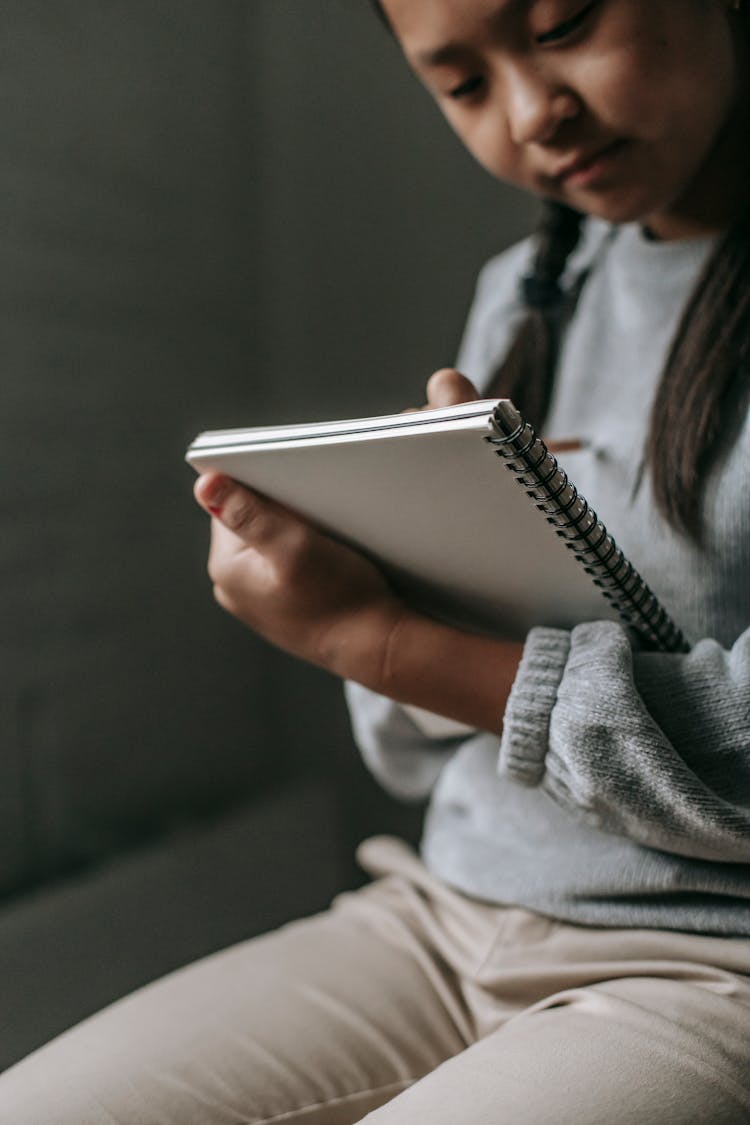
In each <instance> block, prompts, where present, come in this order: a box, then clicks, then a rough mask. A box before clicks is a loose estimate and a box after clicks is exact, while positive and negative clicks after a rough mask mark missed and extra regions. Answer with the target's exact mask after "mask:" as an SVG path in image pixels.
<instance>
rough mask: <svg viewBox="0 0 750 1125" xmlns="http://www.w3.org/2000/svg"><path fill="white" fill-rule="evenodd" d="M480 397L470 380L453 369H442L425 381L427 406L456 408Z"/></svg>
mask: <svg viewBox="0 0 750 1125" xmlns="http://www.w3.org/2000/svg"><path fill="white" fill-rule="evenodd" d="M480 397H481V396H480V394H479V392H478V390H477V389H476V387H475V386H474V384H473V383H472V382H471V380H470V379H467V378H466V376H465V375H462V374H461V372H460V371H456V369H455V368H453V367H443V368H441V369H440V371H436V372H435V374H434V375H431V376H430V378H429V379H428V380H427V405H428V406H435V407H437V406H457V405H458V403H460V402H474V401H475V400H476V399H478V398H480Z"/></svg>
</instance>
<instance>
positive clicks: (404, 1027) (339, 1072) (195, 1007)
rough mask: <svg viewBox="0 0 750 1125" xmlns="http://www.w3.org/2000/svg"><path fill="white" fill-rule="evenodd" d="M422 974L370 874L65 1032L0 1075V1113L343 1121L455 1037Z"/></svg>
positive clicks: (413, 944) (427, 1064)
mask: <svg viewBox="0 0 750 1125" xmlns="http://www.w3.org/2000/svg"><path fill="white" fill-rule="evenodd" d="M405 913H406V914H408V912H404V911H402V914H405ZM436 972H437V973H438V974H439V968H438V969H436V968H435V966H434V964H433V963H432V962H431V961H430V960H429V959H425V958H424V956H423V955H422V954H421V953H420V943H419V939H418V936H417V935H416V934H415V932H414V930H413V927H412V926H411V924H410V920H409V918H408V916H402V917H399V904H398V893H397V891H396V890H395V889H394V886H393V883H392V881H388V880H386V881H383V882H382V884H380V885H379V884H375V885H373V886H371V887H368V888H366V889H365V890H363V891H360V892H356V893H355V894H353V895H346V896H342V899H341V900H340V901H339V902H338V903H337V904H336V905H335V908H334V909H332V910H331V911H330V912H328V913H326V914H323V915H319V916H317V917H315V918H312V919H308V920H306V921H303V922H299V923H295V924H293V925H291V926H288V927H285V928H283V929H282V930H279V931H277V932H276V933H274V934H270V935H268V936H265V937H263V938H259V939H254V940H252V941H249V942H246V943H243V944H241V945H238V946H235V947H233V948H232V949H229V950H226V951H224V952H222V953H220V954H217V955H215V956H213V957H210V958H207V959H206V960H204V961H201V962H198V963H197V964H195V965H192V966H189V967H188V968H186V969H183V970H180V971H179V972H177V973H173V974H171V975H170V976H169V977H166V978H165V979H164V980H162V981H159V982H157V983H155V984H153V985H150V986H148V987H147V988H145V989H142V990H140V991H139V992H137V993H134V994H133V995H132V996H130V997H128V998H126V999H125V1000H122V1001H119V1002H118V1003H117V1004H114V1005H113V1006H112V1007H110V1008H108V1009H106V1010H105V1011H103V1012H101V1013H99V1014H98V1015H97V1016H95V1017H93V1018H92V1019H89V1020H87V1021H85V1022H84V1023H83V1024H80V1025H79V1026H78V1027H76V1028H73V1029H72V1030H71V1031H69V1032H67V1033H66V1034H65V1035H63V1036H61V1037H60V1038H59V1039H57V1040H55V1041H53V1042H52V1043H51V1044H49V1045H48V1046H46V1047H44V1048H42V1049H41V1050H39V1051H37V1052H35V1053H34V1054H33V1055H31V1056H29V1058H28V1059H26V1060H24V1061H23V1062H21V1063H19V1064H17V1065H16V1066H15V1067H13V1068H11V1069H10V1070H9V1071H6V1073H5V1074H4V1075H2V1076H0V1122H2V1125H105V1123H106V1125H238V1123H239V1122H264V1121H272V1120H274V1119H277V1118H279V1119H282V1120H283V1121H284V1122H287V1123H291V1122H296V1121H297V1120H299V1121H304V1122H305V1123H306V1125H315V1123H318V1122H321V1123H322V1122H324V1123H325V1125H346V1123H348V1122H353V1121H357V1120H359V1119H360V1118H361V1117H362V1116H364V1115H365V1114H366V1113H368V1112H369V1111H370V1110H372V1109H373V1108H374V1107H376V1106H378V1105H380V1104H381V1103H382V1102H384V1101H385V1100H387V1099H388V1098H390V1097H392V1096H394V1095H395V1094H397V1093H399V1092H400V1091H402V1090H403V1089H405V1088H406V1087H407V1086H409V1085H410V1084H411V1083H412V1082H413V1081H414V1080H415V1078H418V1077H420V1076H421V1075H423V1074H425V1073H426V1072H427V1071H429V1070H431V1069H432V1068H434V1067H435V1066H436V1065H438V1064H439V1063H440V1062H442V1061H443V1060H444V1059H445V1058H447V1057H448V1056H449V1055H451V1054H454V1053H455V1052H456V1051H458V1050H460V1049H462V1048H463V1047H464V1046H465V1043H466V1040H465V1036H464V1035H463V1033H462V1031H461V1028H460V1027H459V1026H458V1025H459V1024H460V1019H459V1020H458V1021H457V1018H456V1017H457V1014H458V1012H459V1009H458V1008H456V1007H455V1005H454V999H455V997H454V990H453V986H452V985H451V982H450V981H449V980H448V979H441V978H440V977H439V975H438V976H437V977H436V975H435V974H436Z"/></svg>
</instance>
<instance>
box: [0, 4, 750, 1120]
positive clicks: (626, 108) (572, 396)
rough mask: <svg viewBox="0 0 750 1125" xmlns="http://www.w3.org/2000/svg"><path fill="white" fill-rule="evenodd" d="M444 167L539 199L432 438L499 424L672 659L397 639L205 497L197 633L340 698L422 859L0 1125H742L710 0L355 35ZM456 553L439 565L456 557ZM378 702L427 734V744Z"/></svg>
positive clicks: (591, 638) (68, 1044)
mask: <svg viewBox="0 0 750 1125" xmlns="http://www.w3.org/2000/svg"><path fill="white" fill-rule="evenodd" d="M379 7H380V13H381V16H382V18H383V19H384V20H385V21H386V23H387V25H388V27H389V28H390V30H391V32H392V33H393V35H394V37H395V38H396V40H397V41H398V43H399V44H400V46H401V48H402V49H403V52H404V54H405V56H406V58H407V60H408V62H409V64H410V65H411V66H412V67H413V68H414V70H415V71H416V73H417V75H418V76H419V77H420V78H421V80H422V81H423V82H424V83H425V85H426V86H427V88H428V89H429V90H430V92H431V93H432V95H433V96H434V98H435V100H436V102H437V104H438V107H439V108H440V110H441V111H442V112H443V113H444V114H445V116H446V118H447V119H448V121H449V123H450V124H451V126H452V127H453V128H454V130H455V131H456V133H457V134H458V136H459V137H460V139H461V140H462V141H463V142H464V144H465V145H466V146H467V147H468V148H469V149H470V151H471V152H472V153H473V154H474V156H475V157H476V158H477V159H478V160H479V161H480V162H481V163H482V164H483V165H484V166H485V167H486V168H487V169H488V170H489V171H490V172H491V173H492V174H493V175H495V176H497V177H499V178H501V179H503V180H508V181H510V182H511V183H513V184H516V185H519V186H521V187H523V188H526V189H528V190H529V191H531V192H534V193H535V194H537V195H539V196H540V197H542V199H543V200H545V211H544V221H543V227H542V231H541V234H540V237H539V238H538V239H537V240H536V242H535V243H534V244H533V245H529V244H524V245H522V246H520V247H518V248H516V249H514V250H512V251H510V252H509V253H507V254H505V255H503V256H501V257H500V258H499V259H496V260H495V261H493V262H491V263H490V264H489V265H488V266H487V267H486V269H485V271H484V272H483V274H482V277H481V279H480V283H479V288H478V293H477V297H476V302H475V305H474V307H473V310H472V313H471V316H470V320H469V324H468V328H467V332H466V336H465V341H464V346H463V349H462V354H461V359H460V364H459V366H460V367H461V368H462V370H463V371H465V372H466V375H468V376H470V378H471V380H472V382H469V379H468V378H467V377H466V376H465V375H463V374H459V372H458V371H455V370H453V369H446V370H444V371H441V372H438V373H437V374H436V375H435V376H433V378H432V379H431V380H430V383H429V384H428V392H427V397H428V401H429V402H430V403H431V404H435V405H437V404H444V403H448V402H454V401H461V400H462V399H465V398H470V397H473V396H474V395H476V394H477V393H478V392H477V391H476V390H475V386H476V387H478V388H479V389H480V390H481V391H482V392H483V393H490V392H492V393H500V394H506V393H509V394H511V395H512V397H513V398H514V399H515V400H516V402H517V404H518V405H520V406H521V407H522V408H523V409H524V411H525V412H526V413H527V414H528V415H530V416H531V417H532V420H533V421H535V422H536V423H537V424H543V426H544V432H545V434H546V435H548V436H549V437H551V438H558V437H571V436H575V437H579V438H582V439H584V447H583V449H582V451H580V452H578V453H575V454H572V455H571V461H570V464H571V468H572V473H573V476H574V479H575V480H576V483H578V484H579V485H580V486H581V489H582V491H583V492H584V494H585V495H587V496H588V498H589V499H590V500H591V501H592V503H593V504H594V506H595V507H596V508H597V509H598V510H599V511H601V512H602V513H603V514H604V515H605V517H606V518H607V521H608V522H611V524H612V526H613V527H615V528H616V529H617V532H618V538H619V541H620V543H621V546H622V547H623V548H624V550H625V552H626V553H627V554H628V555H629V556H630V557H631V558H632V559H633V561H634V562H635V563H636V565H637V566H638V567H639V569H640V570H641V571H642V572H643V573H644V575H645V576H646V578H647V579H648V581H649V582H650V583H651V584H652V586H653V587H654V588H655V589H656V590H657V591H658V592H659V593H660V594H661V595H662V597H663V598H664V600H665V601H666V602H667V604H668V605H669V606H670V609H671V610H672V612H673V614H674V616H675V617H676V619H677V620H678V621H679V622H680V624H681V625H683V627H684V628H685V630H686V631H687V633H688V634H689V636H690V637H691V639H692V641H693V647H692V649H691V651H690V652H689V653H688V654H687V655H663V654H658V653H652V652H646V651H641V650H639V648H638V647H637V645H636V644H635V642H634V641H633V638H632V637H631V636H630V635H629V634H628V632H627V631H626V629H625V628H623V627H621V626H620V625H617V624H614V623H612V622H602V621H600V622H596V621H594V622H588V623H584V624H581V625H579V626H578V627H577V628H575V629H573V630H572V631H571V632H566V631H562V630H556V629H547V628H537V629H533V630H532V631H531V633H530V634H529V636H528V637H527V638H526V640H525V643H524V644H523V645H521V644H519V643H516V642H515V641H513V640H503V639H499V640H498V639H488V638H486V637H477V636H473V635H469V634H465V633H461V632H458V631H456V630H454V629H451V628H449V627H447V626H443V625H441V624H439V623H437V622H435V621H432V620H430V619H427V618H425V617H422V616H420V615H419V614H418V613H416V612H414V611H413V610H412V609H411V608H410V607H409V606H408V605H406V604H404V603H403V602H402V601H401V600H400V599H399V597H398V595H397V594H396V593H395V592H394V591H393V590H392V589H391V588H390V587H389V585H388V583H387V582H386V581H385V580H384V578H383V577H382V576H381V574H380V573H379V572H378V571H377V570H376V569H375V568H374V567H373V566H372V565H371V564H370V563H369V562H368V561H366V560H365V559H364V558H362V557H360V556H358V555H357V554H355V553H354V552H352V551H350V550H348V549H346V548H344V547H341V546H339V545H338V544H335V543H334V542H332V541H331V540H329V539H327V538H326V537H325V536H323V535H321V534H319V533H317V532H316V531H314V530H313V529H311V528H310V527H309V526H307V525H306V524H304V523H303V522H302V521H300V520H298V519H296V518H294V517H293V516H292V515H290V514H289V513H288V512H287V511H285V510H284V509H283V508H280V507H279V506H277V505H275V504H272V503H269V502H267V501H265V500H263V499H262V498H260V497H258V496H255V495H253V494H252V493H250V492H248V491H247V490H245V489H243V488H241V487H239V486H238V485H235V484H233V483H232V482H231V481H230V480H228V479H226V478H224V477H220V476H218V475H215V474H212V475H208V476H205V477H203V478H201V479H200V480H199V481H198V483H197V486H196V495H197V498H198V501H199V503H201V504H202V505H203V506H204V507H205V508H206V509H207V510H208V512H209V513H210V514H211V516H212V545H211V554H210V563H209V569H210V573H211V577H212V580H213V583H214V589H215V593H216V597H217V600H218V601H219V603H220V604H221V605H222V606H223V607H224V608H225V609H227V610H229V612H231V613H233V614H235V615H236V616H237V617H239V618H240V619H242V620H243V621H245V622H246V623H247V624H248V625H249V626H250V627H251V628H253V629H256V630H258V631H259V632H260V633H262V634H263V635H264V636H266V637H267V638H269V639H270V640H272V641H273V642H275V643H276V644H278V645H280V646H282V647H283V648H285V649H287V650H288V651H290V652H292V653H295V654H296V655H298V656H300V657H302V658H303V659H306V660H310V661H313V662H314V663H317V664H319V665H322V666H323V667H325V668H327V669H329V670H331V671H333V672H334V673H336V674H337V675H339V676H341V677H342V678H346V679H347V680H349V681H350V683H349V686H348V689H347V690H348V695H349V700H350V703H351V707H352V715H353V721H354V727H355V732H356V735H357V738H358V741H359V743H360V746H361V749H362V752H363V753H364V755H365V758H366V760H367V762H368V764H369V765H370V767H371V768H372V769H373V770H374V771H375V773H376V774H377V775H378V776H379V777H380V778H381V779H382V781H383V783H384V784H385V785H386V786H388V787H389V788H390V789H392V790H393V791H395V792H397V793H399V794H402V795H404V796H406V797H412V798H413V797H420V796H427V795H428V794H429V795H431V804H430V810H429V815H428V819H427V824H426V829H425V835H424V841H423V846H422V854H421V857H420V858H417V857H416V856H415V855H413V854H412V853H411V852H409V851H408V850H407V849H406V848H405V847H404V846H402V845H400V844H398V843H397V842H395V841H389V840H375V841H370V842H369V843H368V844H367V845H365V846H364V848H363V853H362V859H363V862H364V864H365V866H366V867H367V868H368V869H369V870H370V871H371V873H372V874H373V875H376V876H378V878H377V879H376V880H375V881H374V882H373V883H372V884H370V885H369V886H368V887H367V888H365V889H364V890H362V891H358V892H356V893H354V894H351V895H346V896H342V898H341V899H339V900H338V901H337V902H336V903H335V904H334V906H333V908H332V910H331V911H330V912H329V913H328V914H326V915H324V916H321V917H319V918H315V919H312V920H308V921H305V922H301V923H298V924H297V925H295V926H291V927H287V928H285V929H284V930H282V931H280V932H279V933H277V934H274V935H270V936H268V937H265V938H262V939H259V940H256V941H252V942H249V943H247V944H246V945H242V946H239V947H236V948H235V949H232V950H230V951H228V952H226V953H224V954H221V955H219V956H216V957H213V958H210V959H209V960H208V961H206V962H203V963H201V964H200V965H197V966H194V967H191V968H189V969H186V970H183V971H182V972H180V973H177V974H175V975H173V976H172V977H170V978H167V980H165V981H163V982H161V983H159V984H157V985H154V986H151V987H150V988H148V989H146V990H144V991H143V992H141V993H139V994H137V995H135V996H134V997H131V998H129V999H128V1000H125V1001H123V1002H121V1003H119V1004H118V1005H116V1006H114V1007H113V1008H112V1009H110V1010H108V1011H107V1012H105V1013H103V1014H101V1015H100V1016H98V1017H96V1018H95V1019H93V1020H90V1021H87V1023H86V1024H84V1025H82V1026H81V1027H80V1028H78V1029H75V1030H74V1031H72V1032H70V1033H68V1035H66V1036H64V1037H63V1038H62V1039H60V1040H58V1041H57V1042H56V1043H54V1044H52V1045H50V1046H49V1047H47V1048H45V1049H44V1050H42V1051H40V1052H37V1053H36V1054H35V1055H34V1056H32V1057H31V1058H30V1059H28V1060H27V1061H26V1062H24V1063H22V1064H20V1065H19V1066H17V1067H15V1068H14V1069H13V1070H11V1071H9V1072H8V1073H7V1074H6V1075H5V1076H4V1078H3V1079H2V1080H0V1120H2V1121H3V1122H12V1123H13V1125H25V1123H28V1125H31V1123H32V1122H34V1123H35V1125H37V1123H39V1125H41V1123H42V1122H44V1123H47V1122H50V1123H51V1122H54V1123H55V1125H73V1123H75V1125H89V1123H91V1125H93V1123H95V1122H96V1123H100V1122H101V1123H104V1122H110V1123H112V1122H117V1123H118V1125H120V1123H125V1122H128V1123H133V1125H135V1123H136V1122H138V1123H143V1125H146V1123H148V1125H151V1123H153V1125H156V1123H157V1122H158V1123H167V1122H170V1123H171V1122H174V1123H175V1125H176V1123H178V1122H179V1123H180V1125H188V1123H196V1125H197V1123H199V1122H200V1123H201V1125H214V1123H217V1125H218V1123H219V1122H221V1123H230V1122H238V1121H247V1122H250V1121H252V1122H268V1121H275V1122H276V1121H278V1122H281V1121H283V1122H305V1123H313V1122H321V1123H325V1125H339V1123H344V1122H356V1121H360V1120H362V1119H364V1118H365V1117H367V1120H368V1121H371V1122H372V1123H373V1125H376V1123H377V1125H402V1123H406V1122H409V1123H410V1125H413V1123H415V1122H419V1123H421V1122H430V1123H431V1125H432V1123H437V1125H440V1123H443V1122H445V1123H446V1125H447V1123H451V1125H455V1123H456V1122H459V1121H460V1122H467V1123H473V1122H476V1123H479V1122H493V1123H498V1125H500V1123H503V1122H513V1123H514V1125H519V1123H520V1125H542V1123H546V1122H550V1121H554V1122H557V1123H571V1125H572V1123H574V1122H575V1123H576V1125H586V1123H589V1125H594V1123H600V1122H603V1121H607V1122H610V1123H613V1125H624V1123H633V1125H635V1123H641V1122H643V1121H646V1120H654V1121H658V1122H660V1123H665V1122H670V1123H679V1125H687V1123H697V1122H708V1121H710V1122H722V1123H723V1122H726V1123H733V1125H735V1123H736V1125H739V1123H740V1122H748V1121H750V1034H749V1033H750V948H749V945H748V942H747V936H748V934H750V630H748V629H747V626H748V623H749V622H750V582H748V574H750V426H749V425H748V411H747V399H748V390H749V389H750V370H749V368H750V319H749V315H750V211H748V195H747V182H748V181H747V174H748V167H747V165H748V163H749V159H748V155H747V142H746V138H747V135H748V134H747V123H748V116H749V115H750V92H749V90H748V81H747V79H748V76H750V56H749V49H750V17H748V14H747V11H746V9H745V5H744V4H743V3H742V2H741V0H740V2H737V0H731V2H730V0H590V2H584V0H525V2H518V0H382V5H381V6H379ZM466 549H467V550H470V549H471V546H470V544H467V547H466ZM402 704H416V705H417V706H421V707H422V708H426V709H428V710H430V711H433V712H437V713H439V714H440V715H442V716H447V717H448V718H449V719H452V720H454V721H457V722H458V723H459V724H461V725H460V726H459V725H457V724H456V723H455V722H454V725H453V727H452V728H451V731H450V733H449V734H445V736H444V737H440V738H434V737H433V738H429V737H427V736H426V735H424V734H423V733H422V732H421V730H420V727H419V726H417V725H416V724H415V722H414V721H413V720H412V718H411V717H410V715H411V714H412V712H407V711H406V710H404V708H403V706H402Z"/></svg>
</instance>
